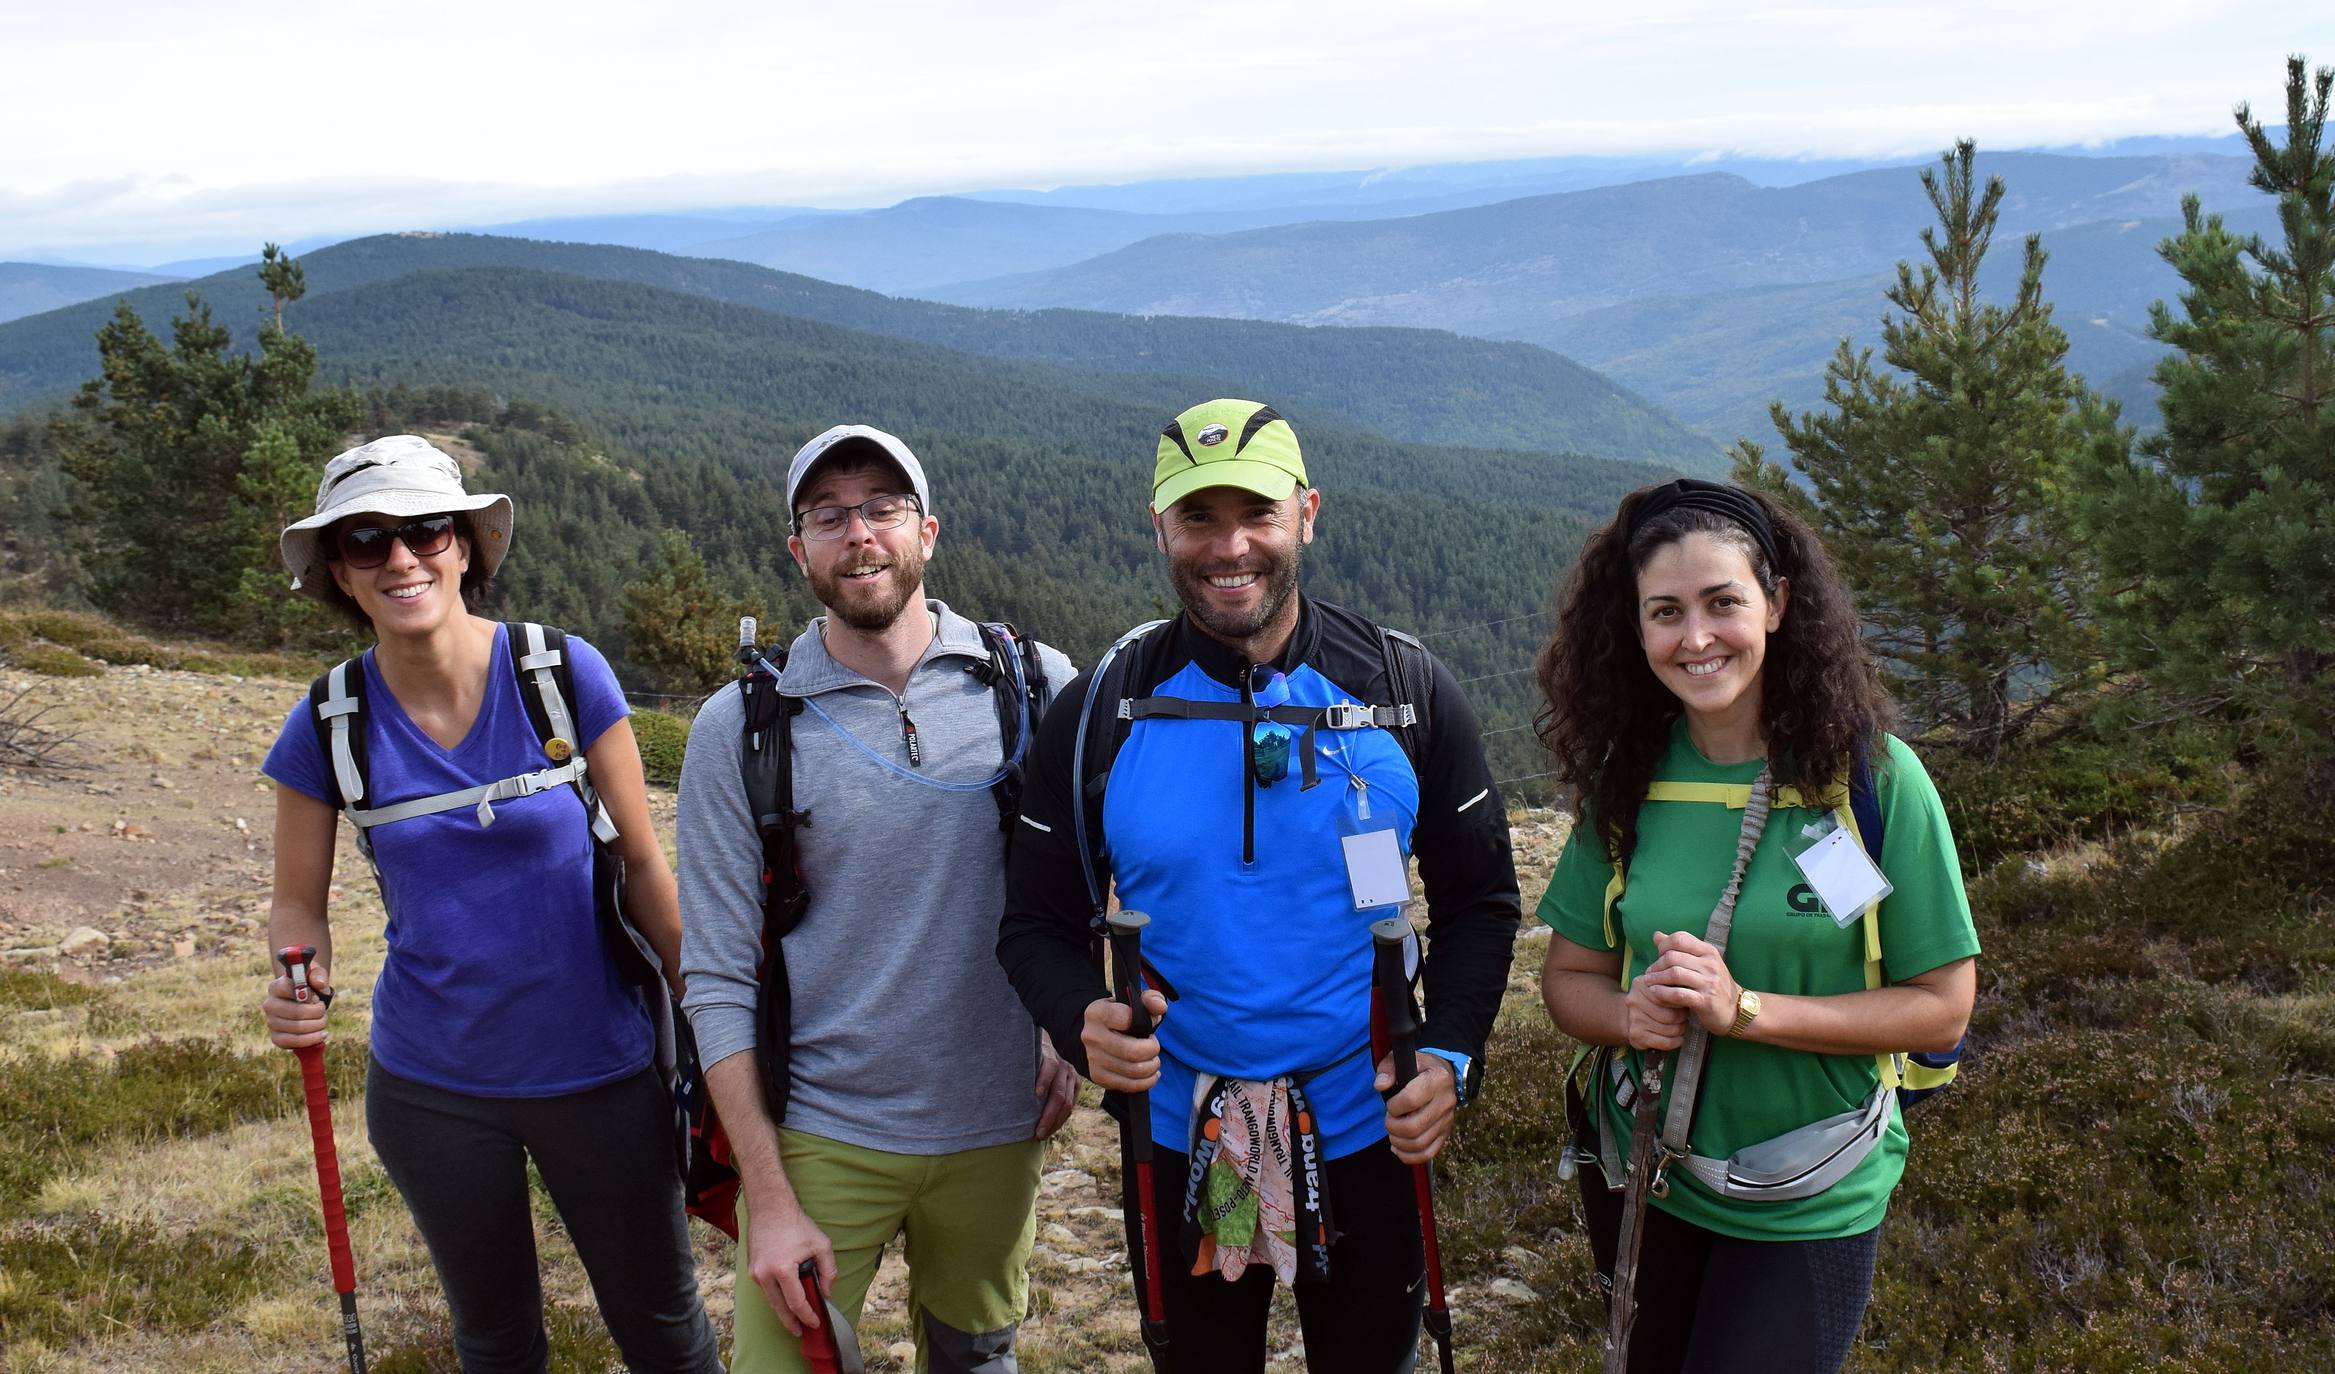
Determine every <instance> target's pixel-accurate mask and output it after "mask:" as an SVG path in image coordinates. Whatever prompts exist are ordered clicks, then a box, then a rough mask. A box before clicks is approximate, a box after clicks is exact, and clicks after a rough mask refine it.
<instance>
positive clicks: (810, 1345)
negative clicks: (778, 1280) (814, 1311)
mask: <svg viewBox="0 0 2335 1374" xmlns="http://www.w3.org/2000/svg"><path fill="white" fill-rule="evenodd" d="M795 1279H796V1281H797V1282H799V1283H801V1284H802V1285H803V1291H804V1292H805V1293H808V1294H810V1297H811V1305H812V1306H813V1307H816V1308H818V1309H819V1324H818V1325H817V1326H806V1327H804V1328H803V1361H804V1363H806V1364H808V1365H810V1367H811V1374H842V1370H843V1346H842V1338H841V1337H840V1336H838V1335H837V1334H836V1331H835V1322H834V1320H833V1318H832V1317H830V1316H829V1315H828V1307H827V1295H826V1294H825V1293H822V1292H820V1291H819V1262H818V1261H817V1260H804V1261H803V1262H802V1263H801V1264H800V1265H798V1266H796V1268H795Z"/></svg>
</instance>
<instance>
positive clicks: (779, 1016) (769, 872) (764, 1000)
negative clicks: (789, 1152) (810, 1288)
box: [738, 645, 811, 1124]
mask: <svg viewBox="0 0 2335 1374" xmlns="http://www.w3.org/2000/svg"><path fill="white" fill-rule="evenodd" d="M749 655H751V656H750V657H748V656H749ZM740 656H741V657H747V658H748V667H747V670H746V672H745V674H744V675H743V676H741V677H740V678H739V679H738V696H739V700H740V703H741V705H742V706H743V708H744V722H743V724H742V726H741V729H742V730H743V732H744V738H743V739H742V740H741V748H740V751H739V755H738V767H739V773H740V777H741V779H742V780H743V782H744V784H745V788H746V808H747V811H748V813H749V814H751V815H752V816H753V818H754V830H755V833H756V834H757V835H758V836H759V837H760V838H761V841H762V967H761V968H760V970H758V973H757V976H756V978H755V986H756V989H757V992H756V997H755V1032H756V1038H757V1042H758V1047H759V1049H760V1051H761V1062H762V1097H763V1105H764V1106H765V1107H766V1108H767V1109H768V1110H769V1112H770V1119H771V1121H772V1123H773V1124H777V1123H783V1122H784V1121H785V1120H786V1107H787V1101H788V1099H789V1098H790V1097H791V1096H792V1095H793V1088H794V1075H793V1072H792V1069H791V1068H790V1061H791V1058H792V1054H793V1043H794V1034H793V1028H794V993H793V988H792V985H791V984H790V983H789V982H788V980H787V971H786V949H785V945H784V941H785V940H786V937H787V936H788V934H790V933H791V932H792V931H793V930H794V928H795V927H796V926H798V925H800V924H802V920H803V913H804V912H806V911H807V910H809V909H810V904H811V892H810V889H809V888H808V887H806V886H805V885H804V883H803V868H802V862H801V858H800V850H799V847H798V845H797V843H796V838H795V831H797V830H798V829H801V828H803V827H805V826H808V825H809V824H810V823H811V813H810V812H808V811H797V810H796V809H795V772H794V717H795V716H796V715H797V714H799V713H800V712H801V711H802V709H803V703H802V699H801V698H800V697H790V696H786V695H784V694H782V693H781V692H780V691H779V690H778V675H779V674H780V673H783V672H785V671H786V657H787V649H786V646H784V645H781V646H779V647H778V648H777V649H775V650H773V651H772V652H771V653H769V654H767V655H764V654H759V653H754V652H753V651H752V648H751V646H748V647H747V648H746V649H744V650H741V654H740Z"/></svg>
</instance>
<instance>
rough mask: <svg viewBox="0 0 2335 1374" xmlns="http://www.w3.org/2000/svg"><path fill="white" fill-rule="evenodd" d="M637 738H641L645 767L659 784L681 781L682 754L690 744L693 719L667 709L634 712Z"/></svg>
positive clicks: (633, 717)
mask: <svg viewBox="0 0 2335 1374" xmlns="http://www.w3.org/2000/svg"><path fill="white" fill-rule="evenodd" d="M632 733H633V737H634V738H635V739H637V740H639V741H640V750H641V769H642V771H643V772H645V773H646V774H648V779H649V781H650V782H653V783H655V784H657V785H658V786H659V787H678V786H679V785H680V784H681V756H682V754H683V752H684V751H686V750H687V749H688V747H689V722H688V721H685V720H683V719H681V718H680V717H679V716H670V715H667V714H665V713H664V712H663V711H635V712H633V713H632Z"/></svg>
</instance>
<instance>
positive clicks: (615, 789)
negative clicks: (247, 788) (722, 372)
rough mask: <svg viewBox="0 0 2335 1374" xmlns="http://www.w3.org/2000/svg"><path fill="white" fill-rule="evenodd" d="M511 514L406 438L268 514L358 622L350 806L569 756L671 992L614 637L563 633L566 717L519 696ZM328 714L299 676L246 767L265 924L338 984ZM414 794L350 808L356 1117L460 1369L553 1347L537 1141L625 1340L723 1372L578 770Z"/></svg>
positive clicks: (337, 767) (302, 1027)
mask: <svg viewBox="0 0 2335 1374" xmlns="http://www.w3.org/2000/svg"><path fill="white" fill-rule="evenodd" d="M510 533H511V503H510V500H509V498H507V497H503V496H497V495H472V494H470V493H467V492H465V491H464V490H463V489H462V475H461V469H460V468H459V467H457V466H456V465H455V463H454V460H453V459H451V458H449V457H448V456H447V455H445V454H444V453H442V452H440V451H439V450H437V449H436V448H433V447H432V446H431V445H430V444H428V443H427V442H426V441H424V440H422V439H419V438H416V437H414V436H412V435H393V436H390V437H388V438H384V439H378V440H375V441H374V442H372V443H370V444H366V445H364V446H363V447H361V448H356V449H351V450H350V451H349V452H347V453H344V454H342V455H340V456H339V457H337V458H335V459H333V460H332V462H331V463H330V464H328V465H327V466H326V468H325V473H324V481H323V484H322V485H321V486H320V487H319V488H318V491H317V496H316V513H315V515H313V516H312V517H310V518H308V519H305V520H301V521H299V522H298V523H296V524H294V525H292V526H291V527H290V528H289V529H287V530H285V531H284V535H283V540H282V550H283V555H284V562H285V564H286V566H287V567H289V568H290V569H291V570H292V573H293V577H294V582H293V585H294V586H295V587H298V588H299V589H301V590H302V591H304V592H306V593H308V594H309V595H312V596H315V597H317V598H318V599H319V600H322V601H324V602H326V603H327V604H330V605H332V606H335V607H337V608H339V609H341V610H343V611H345V612H347V613H349V614H350V615H352V616H353V617H356V618H358V619H359V620H361V621H363V622H364V623H366V624H367V625H369V626H370V627H371V629H372V632H373V635H374V638H375V643H374V645H373V647H372V648H370V649H368V650H366V652H365V653H364V654H363V655H362V657H361V658H359V659H358V660H356V661H354V662H352V663H351V664H350V665H349V668H348V670H347V673H348V675H349V676H351V677H354V676H355V675H357V674H360V673H361V674H362V679H361V683H358V684H356V685H358V686H359V687H361V692H362V701H363V708H362V710H361V711H360V712H359V713H358V714H357V717H356V722H357V723H356V725H355V726H354V729H355V730H358V731H361V732H362V736H361V743H362V746H363V748H362V757H363V759H364V764H363V766H362V769H361V772H360V775H359V776H360V777H361V781H362V790H363V796H362V804H363V807H364V808H365V809H366V810H367V811H368V813H378V812H380V811H382V810H384V809H388V808H394V807H397V806H398V805H399V804H400V803H405V802H413V801H417V800H421V799H440V801H441V804H442V803H443V799H444V798H446V797H447V795H448V794H457V793H462V792H465V791H468V790H470V789H475V788H479V787H483V786H486V785H490V784H493V783H496V782H499V781H502V780H504V779H508V778H516V777H521V776H524V775H527V774H532V773H538V772H541V771H543V770H545V769H547V768H553V767H556V766H558V765H559V764H562V763H564V762H565V761H566V757H567V752H568V751H569V750H572V751H573V752H574V753H576V754H579V755H580V756H581V757H582V759H583V760H584V762H585V764H586V776H587V777H588V778H589V780H590V783H591V785H592V787H593V788H594V789H596V791H597V793H598V795H599V798H600V800H601V801H602V802H603V803H604V804H605V806H606V807H607V810H608V813H609V815H610V817H611V819H613V821H614V822H615V825H616V829H617V832H618V836H617V838H616V840H615V841H614V842H613V848H614V849H615V851H616V853H617V854H618V855H619V856H620V857H621V858H622V859H623V860H624V864H625V885H624V894H625V910H626V911H627V913H628V914H630V915H631V917H632V918H633V920H634V922H635V923H636V925H637V926H638V927H639V929H640V930H641V931H642V933H643V934H644V935H646V936H647V937H648V939H649V941H650V943H651V944H652V945H654V946H655V948H656V950H657V953H658V957H659V958H660V960H661V961H662V963H663V965H664V971H665V976H666V978H667V980H668V981H669V982H671V983H672V984H673V986H674V990H675V994H676V996H678V994H679V988H680V977H679V967H680V957H679V956H680V943H681V918H680V906H679V903H678V901H677V900H676V898H675V895H674V886H673V875H672V872H671V870H670V869H669V868H668V867H667V866H666V862H665V855H664V852H663V850H662V849H661V848H660V847H659V846H658V844H657V842H656V839H655V833H654V831H653V829H652V828H651V825H650V820H649V810H648V799H647V792H646V789H645V787H644V785H643V782H642V776H641V763H640V752H639V749H638V747H637V746H636V745H635V743H634V740H633V734H632V727H631V725H630V724H629V723H628V722H627V721H626V719H625V715H626V707H625V704H624V698H623V695H622V693H621V692H620V691H619V690H618V688H617V684H616V679H615V677H614V675H613V674H611V673H610V671H609V669H608V664H607V662H606V660H605V659H603V658H602V657H601V656H600V654H599V653H598V651H596V650H594V649H593V648H592V647H591V646H590V645H588V644H586V643H584V642H583V641H582V640H580V639H577V638H574V637H572V636H571V637H569V638H567V640H566V654H567V658H568V668H569V673H570V676H571V678H572V680H573V690H572V695H573V698H574V700H573V701H572V702H571V703H570V709H571V710H572V713H573V722H572V727H573V733H574V735H575V738H574V739H572V740H568V741H566V743H565V745H564V746H563V745H562V744H561V743H560V742H559V741H557V740H555V741H553V742H552V743H550V744H548V745H547V744H546V743H545V741H544V740H543V739H542V737H541V736H540V735H539V734H538V732H537V730H536V729H535V727H534V726H533V725H531V724H530V722H529V717H528V714H527V708H526V703H525V702H524V700H523V699H522V697H521V695H520V692H521V684H520V681H519V678H518V675H517V673H516V671H515V670H514V663H515V661H516V658H515V656H514V655H513V654H512V653H511V646H510V645H509V643H508V642H507V640H508V635H509V633H510V632H509V630H507V629H506V627H505V626H503V625H501V624H499V623H497V622H495V621H492V620H488V619H485V618H483V617H481V616H478V615H475V614H473V613H472V608H473V607H474V606H476V605H478V604H480V603H481V602H482V601H483V600H484V593H485V591H486V588H487V585H488V582H489V580H490V579H491V578H492V577H493V575H494V572H495V569H496V567H497V566H498V565H499V564H500V563H501V561H502V558H503V555H504V554H505V553H506V552H507V551H508V549H509V545H510ZM522 652H524V651H522ZM322 733H324V732H323V731H320V729H319V721H318V714H317V711H316V708H315V706H314V705H313V704H312V703H311V702H310V701H308V700H305V699H304V700H302V701H301V702H300V704H299V705H297V706H295V707H294V708H293V709H292V712H291V715H290V716H289V718H287V719H286V721H285V722H284V729H283V732H282V734H281V735H280V736H279V737H278V738H277V740H276V744H275V747H274V748H273V749H272V750H270V751H269V754H268V757H267V761H266V763H265V764H264V765H263V768H264V771H265V772H266V773H267V775H268V776H269V777H270V778H273V779H274V780H275V781H276V783H277V788H276V882H275V894H274V900H273V903H272V905H271V907H270V911H269V918H268V944H269V948H270V949H271V950H273V949H280V948H283V947H284V946H286V945H313V946H315V947H316V949H317V951H318V953H317V957H316V960H315V963H314V965H313V966H312V970H311V975H310V976H311V980H312V981H313V982H314V983H315V984H316V985H317V986H319V987H320V988H322V989H324V990H325V993H326V995H327V996H328V997H329V995H330V988H331V970H332V935H331V929H330V926H329V924H328V920H327V913H326V897H327V893H328V891H329V890H330V883H331V879H332V872H333V850H334V841H335V836H336V832H337V825H336V822H337V820H338V812H337V810H336V805H337V804H338V803H339V801H340V799H341V797H342V794H343V792H344V791H346V790H347V789H346V786H345V779H346V778H347V777H348V775H349V768H350V764H349V760H348V759H347V758H346V757H343V751H341V750H339V749H338V748H336V749H335V750H334V751H333V753H334V757H333V758H328V757H327V756H326V754H327V751H326V748H325V747H324V746H323V745H322V744H321V743H320V735H321V734H322ZM547 755H549V756H550V757H547ZM411 809H412V810H414V811H418V812H421V814H410V815H404V816H399V817H395V818H389V819H383V818H380V817H379V816H378V815H374V816H373V818H372V823H371V824H369V825H368V826H367V827H366V828H365V829H364V830H363V832H362V833H363V836H364V838H365V840H366V841H367V842H368V843H369V845H370V849H371V857H372V861H373V865H374V869H375V872H376V874H377V875H378V877H379V879H380V885H381V895H382V903H383V905H384V906H385V907H386V909H387V912H388V923H387V927H386V932H385V933H386V937H387V943H388V954H387V956H386V958H385V959H384V960H383V963H382V967H381V972H380V975H379V978H378V979H377V981H376V982H375V984H374V993H373V1007H372V1012H373V1018H372V1027H371V1042H370V1045H371V1056H370V1057H371V1062H370V1064H369V1065H368V1069H367V1074H366V1080H365V1123H366V1129H367V1133H368V1135H369V1136H370V1138H371V1140H372V1144H373V1148H374V1151H375V1153H377V1154H378V1155H379V1156H380V1159H381V1163H382V1167H383V1168H384V1169H385V1170H386V1171H387V1172H388V1174H389V1178H390V1181H391V1182H392V1183H394V1184H395V1185H396V1187H397V1190H398V1192H399V1193H400V1194H401V1195H402V1196H403V1197H404V1198H405V1201H406V1205H407V1207H408V1208H409V1209H410V1210H411V1211H412V1213H413V1217H414V1222H415V1224H416V1225H417V1227H419V1229H420V1231H421V1234H422V1238H423V1240H424V1241H425V1242H426V1243H427V1244H428V1246H429V1251H430V1259H431V1262H432V1264H433V1265H435V1266H436V1268H437V1271H438V1277H439V1281H440V1283H441V1284H442V1285H443V1286H444V1288H445V1292H446V1301H447V1306H448V1308H449V1309H450V1311H451V1314H452V1316H453V1323H454V1337H455V1346H456V1349H457V1351H458V1353H459V1355H460V1357H461V1361H462V1367H463V1369H464V1370H465V1371H482V1370H497V1371H500V1370H542V1369H543V1368H544V1367H545V1363H546V1359H547V1341H546V1337H545V1333H544V1327H543V1299H542V1290H541V1286H540V1282H539V1279H538V1276H537V1267H536V1257H535V1236H534V1223H533V1217H532V1215H531V1210H530V1205H529V1198H528V1182H527V1166H528V1163H529V1161H530V1160H532V1162H533V1163H534V1165H535V1167H536V1170H537V1172H538V1173H540V1174H541V1176H542V1178H543V1181H544V1184H545V1186H546V1188H547V1189H548V1191H549V1192H550V1194H551V1197H552V1201H553V1202H554V1204H556V1205H557V1207H558V1209H559V1213H560V1217H561V1219H562V1221H563V1222H565V1224H566V1227H567V1230H568V1233H569V1235H570V1237H571V1238H572V1239H573V1240H574V1242H575V1246H576V1251H577V1254H578V1255H579V1257H580V1258H581V1259H582V1260H583V1263H584V1267H585V1270H586V1272H587V1273H588V1274H589V1275H590V1276H591V1280H592V1289H593V1293H594V1295H595V1296H596V1297H597V1298H598V1300H599V1304H600V1310H601V1314H602V1316H603V1318H604V1319H605V1320H606V1322H607V1324H608V1328H609V1332H610V1334H611V1335H612V1336H613V1337H614V1338H615V1341H616V1344H617V1346H618V1348H619V1349H620V1350H621V1351H622V1353H623V1356H624V1359H625V1362H626V1364H627V1365H628V1366H629V1367H630V1368H632V1369H635V1370H672V1371H688V1372H689V1374H698V1372H699V1371H708V1370H716V1369H718V1368H719V1363H718V1354H717V1351H716V1348H715V1342H714V1334H713V1329H712V1326H711V1325H710V1323H709V1322H708V1321H707V1319H706V1315H705V1310H704V1306H703V1304H702V1303H701V1302H700V1301H699V1298H698V1293H697V1283H696V1276H695V1272H694V1266H693V1264H692V1261H691V1258H690V1253H689V1235H688V1227H687V1221H686V1219H685V1218H684V1217H683V1215H682V1210H681V1191H680V1186H679V1182H678V1179H677V1178H676V1175H675V1173H674V1169H673V1156H672V1145H671V1138H670V1135H669V1121H670V1108H669V1106H668V1104H667V1101H666V1098H665V1090H664V1088H663V1087H662V1085H661V1084H660V1083H659V1082H658V1080H657V1077H656V1075H655V1073H654V1072H653V1071H652V1069H651V1064H650V1060H651V1055H652V1052H653V1049H654V1035H653V1031H652V1028H651V1026H650V1023H649V1019H648V1014H647V1012H646V1011H645V1010H644V1009H643V1007H642V1005H641V1003H640V1000H639V999H638V998H637V997H636V996H635V995H634V994H633V992H632V991H631V989H629V988H628V987H627V986H626V985H625V983H624V981H623V979H622V977H621V976H620V974H619V972H618V970H617V968H616V965H615V963H614V962H613V960H612V959H611V957H610V956H609V954H608V953H607V946H606V945H605V943H604V942H603V940H602V938H601V935H600V932H599V924H598V914H597V909H596V906H595V902H594V897H593V891H592V869H593V852H592V834H591V819H590V817H589V816H587V814H586V812H585V808H584V804H583V801H582V800H581V798H580V797H579V796H578V793H577V790H576V789H575V788H574V787H571V786H565V785H561V786H551V787H546V788H543V789H542V790H540V791H536V792H534V793H532V794H531V795H525V796H517V797H512V798H510V799H508V800H497V801H495V802H493V803H492V806H491V811H487V810H485V809H483V808H480V807H477V806H474V805H469V804H464V805H460V806H453V807H451V808H450V809H445V810H431V809H429V808H428V807H427V806H423V807H415V808H411ZM482 811H483V812H484V814H482ZM352 819H354V817H353V818H352ZM263 1010H264V1012H265V1014H266V1018H267V1025H268V1032H269V1036H270V1038H271V1039H272V1040H274V1042H275V1043H276V1044H278V1045H281V1046H284V1047H286V1048H295V1047H298V1046H302V1045H311V1044H317V1043H321V1042H322V1041H323V1040H324V1038H325V1019H326V1007H325V1005H324V1004H323V1003H321V1002H318V1001H301V1000H295V999H294V998H293V996H292V989H291V984H290V982H289V980H288V979H286V978H284V977H280V976H279V977H277V978H275V979H274V980H273V981H272V982H271V983H270V984H269V986H268V990H267V994H266V999H265V1002H264V1004H263Z"/></svg>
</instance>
